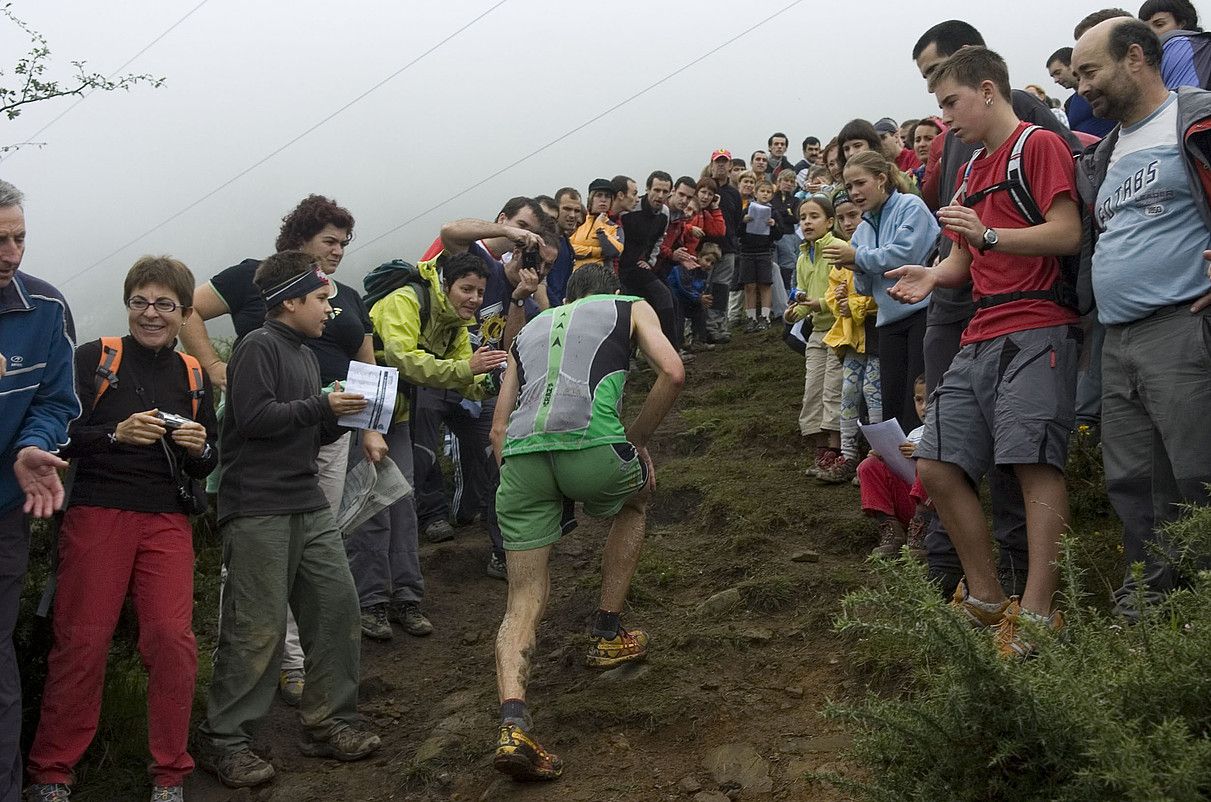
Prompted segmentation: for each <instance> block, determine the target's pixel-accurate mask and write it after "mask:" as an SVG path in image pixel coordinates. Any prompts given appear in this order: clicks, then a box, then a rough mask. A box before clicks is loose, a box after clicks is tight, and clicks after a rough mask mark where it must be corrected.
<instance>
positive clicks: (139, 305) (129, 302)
mask: <svg viewBox="0 0 1211 802" xmlns="http://www.w3.org/2000/svg"><path fill="white" fill-rule="evenodd" d="M149 306H154V307H155V308H156V311H157V312H163V313H165V314H168V313H169V312H175V311H177V310H178V309H188V308H189V307H188V306H186V305H185V304H179V303H176V302H175V301H170V300H168V299H167V298H157V299H156V300H154V301H149V300H147V299H146V298H144V297H142V296H139V295H135V296H133V297H131V298H127V299H126V308H127V309H129V310H131V311H132V312H143V311H145V310H146V309H147V307H149Z"/></svg>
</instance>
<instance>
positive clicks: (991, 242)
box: [980, 228, 1001, 253]
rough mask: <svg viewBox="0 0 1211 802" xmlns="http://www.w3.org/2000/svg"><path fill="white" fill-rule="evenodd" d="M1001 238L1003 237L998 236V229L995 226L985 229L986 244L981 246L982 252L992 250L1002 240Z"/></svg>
mask: <svg viewBox="0 0 1211 802" xmlns="http://www.w3.org/2000/svg"><path fill="white" fill-rule="evenodd" d="M1000 239H1001V238H1000V237H998V236H997V230H996V229H995V228H986V229H984V244H983V245H981V246H980V253H984V252H985V251H991V250H992V249H993V248H995V247H997V243H998V242H1000Z"/></svg>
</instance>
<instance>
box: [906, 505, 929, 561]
mask: <svg viewBox="0 0 1211 802" xmlns="http://www.w3.org/2000/svg"><path fill="white" fill-rule="evenodd" d="M927 525H928V521H927V520H926V518H925V516H924V515H921V514H919V513H918V514H917V515H914V516H913V517H912V520H911V521H909V522H908V537H907V540H908V553H909V555H911V556H912V558H913V559H914V560H920V561H921V562H924V561H925V527H926V526H927Z"/></svg>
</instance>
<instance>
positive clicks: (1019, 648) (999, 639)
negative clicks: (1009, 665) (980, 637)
mask: <svg viewBox="0 0 1211 802" xmlns="http://www.w3.org/2000/svg"><path fill="white" fill-rule="evenodd" d="M1024 622H1030V623H1033V624H1034V625H1035V626H1036V627H1037V628H1039V629H1041V630H1043V631H1046V632H1051V633H1052V634H1055V633H1058V632H1059V631H1060V630H1062V629H1063V628H1064V615H1063V613H1061V612H1060V611H1059V610H1056V611H1055V612H1053V613H1052V614H1051V615H1047V616H1044V615H1039V614H1038V613H1032V612H1030V611H1029V610H1023V609H1022V606H1021V604H1020V603H1019V602H1018V597H1017V596H1014V597H1012V598H1011V599H1010V600H1009V602H1008V603H1007V605H1006V607H1005V613H1004V615H1003V616H1002V617H1001V622H1000V623H999V624H997V632H996V636H995V641H996V645H997V654H998V655H1000V656H1001V657H1003V658H1005V659H1007V660H1029V659H1030V658H1031V657H1034V655H1035V653H1036V652H1037V647H1036V646H1035V644H1033V643H1031V642H1030V641H1027V640H1026V639H1025V638H1024V637H1023V635H1024V634H1025V633H1023V632H1022V624H1023V623H1024Z"/></svg>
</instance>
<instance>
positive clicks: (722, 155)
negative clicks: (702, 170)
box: [711, 148, 732, 161]
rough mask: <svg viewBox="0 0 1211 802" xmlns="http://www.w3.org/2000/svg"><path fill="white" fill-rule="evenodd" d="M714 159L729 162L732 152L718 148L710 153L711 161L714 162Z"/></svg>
mask: <svg viewBox="0 0 1211 802" xmlns="http://www.w3.org/2000/svg"><path fill="white" fill-rule="evenodd" d="M715 159H727V160H728V161H731V160H732V152H731V151H730V150H728V149H727V148H718V149H716V150H715V151H714V152H713V153H711V161H715Z"/></svg>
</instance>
